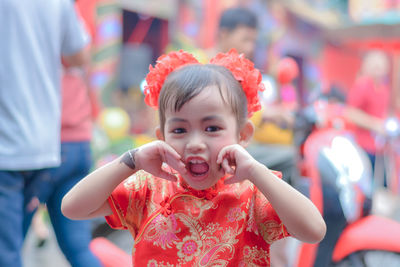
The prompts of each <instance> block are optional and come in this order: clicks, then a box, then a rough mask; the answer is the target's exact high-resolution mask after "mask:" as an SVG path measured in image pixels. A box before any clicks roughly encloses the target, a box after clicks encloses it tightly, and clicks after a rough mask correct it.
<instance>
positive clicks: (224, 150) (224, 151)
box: [217, 147, 229, 164]
mask: <svg viewBox="0 0 400 267" xmlns="http://www.w3.org/2000/svg"><path fill="white" fill-rule="evenodd" d="M228 152H229V150H228V148H227V147H224V148H222V149H221V150H220V151H219V153H218V157H217V164H221V163H222V161H223V159H224V157H225V156H226V154H228Z"/></svg>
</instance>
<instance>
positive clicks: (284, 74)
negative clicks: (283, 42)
mask: <svg viewBox="0 0 400 267" xmlns="http://www.w3.org/2000/svg"><path fill="white" fill-rule="evenodd" d="M298 75H299V67H298V66H297V63H296V61H295V60H294V59H293V58H291V57H284V58H282V59H281V60H280V61H279V63H278V70H277V80H278V82H279V83H280V84H281V85H283V84H288V83H290V82H291V81H293V79H295V78H296V77H297V76H298Z"/></svg>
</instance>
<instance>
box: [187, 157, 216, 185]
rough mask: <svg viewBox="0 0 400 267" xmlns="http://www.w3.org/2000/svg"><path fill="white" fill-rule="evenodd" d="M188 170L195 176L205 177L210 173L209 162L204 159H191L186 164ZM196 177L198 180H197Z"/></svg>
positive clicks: (198, 177)
mask: <svg viewBox="0 0 400 267" xmlns="http://www.w3.org/2000/svg"><path fill="white" fill-rule="evenodd" d="M186 166H187V170H188V172H189V173H190V174H191V175H192V176H193V178H197V179H200V180H201V179H203V178H205V176H207V174H208V170H209V168H210V167H209V166H208V163H207V162H206V161H205V160H203V159H199V158H196V159H190V160H189V161H188V163H187V164H186ZM197 179H196V180H197Z"/></svg>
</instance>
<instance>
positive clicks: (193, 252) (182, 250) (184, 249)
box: [176, 236, 202, 262]
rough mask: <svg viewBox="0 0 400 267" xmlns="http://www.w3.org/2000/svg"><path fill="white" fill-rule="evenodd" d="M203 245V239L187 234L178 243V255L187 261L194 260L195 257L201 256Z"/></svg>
mask: <svg viewBox="0 0 400 267" xmlns="http://www.w3.org/2000/svg"><path fill="white" fill-rule="evenodd" d="M201 247H202V243H201V241H200V240H198V239H197V238H195V237H193V236H185V238H183V240H182V242H179V243H177V244H176V248H177V249H178V257H179V258H181V259H183V260H184V261H185V262H189V261H191V260H193V258H194V257H197V256H199V254H200V252H201Z"/></svg>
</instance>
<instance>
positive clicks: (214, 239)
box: [62, 50, 326, 266]
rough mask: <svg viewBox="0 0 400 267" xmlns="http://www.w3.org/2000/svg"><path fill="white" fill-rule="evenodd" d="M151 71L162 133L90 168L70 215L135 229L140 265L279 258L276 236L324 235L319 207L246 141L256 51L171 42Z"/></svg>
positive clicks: (70, 201) (150, 100)
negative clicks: (204, 53)
mask: <svg viewBox="0 0 400 267" xmlns="http://www.w3.org/2000/svg"><path fill="white" fill-rule="evenodd" d="M146 81H147V84H148V85H147V88H146V90H145V94H146V99H145V100H146V103H147V104H149V105H150V106H153V107H158V109H159V118H160V127H159V128H158V129H157V130H156V135H157V137H158V139H159V140H158V141H154V142H151V143H148V144H146V145H143V146H141V147H138V148H135V149H132V150H129V151H128V152H126V153H125V154H124V155H122V156H121V157H120V158H118V159H116V160H114V161H113V162H110V163H109V164H107V165H105V166H104V167H101V168H99V169H98V170H96V171H94V172H93V173H91V174H89V175H88V176H87V177H86V178H84V179H83V180H82V181H81V182H80V183H78V184H77V185H76V186H75V187H74V188H73V189H72V190H71V191H70V192H69V193H68V194H67V195H66V196H65V197H64V200H63V203H62V210H63V213H64V214H65V216H67V217H69V218H71V219H86V218H92V217H96V216H106V219H107V222H108V223H109V224H110V225H111V226H112V227H114V228H118V229H128V230H129V231H130V232H131V234H132V235H133V236H134V238H135V244H134V248H133V252H132V253H133V255H132V260H133V265H134V266H217V265H218V266H269V262H270V259H269V248H270V245H271V243H272V242H274V241H275V240H278V239H281V238H284V237H287V236H289V235H291V236H293V237H295V238H298V239H299V240H301V241H304V242H311V243H314V242H319V241H320V240H321V239H322V238H323V237H324V235H325V231H326V227H325V223H324V221H323V219H322V217H321V215H320V214H319V212H318V210H317V209H316V207H315V206H314V205H313V204H312V203H311V202H310V201H309V200H308V199H307V198H306V197H304V196H303V195H301V194H300V193H299V192H298V191H296V190H295V189H293V188H292V187H291V186H289V185H288V184H287V183H285V182H284V181H283V180H282V179H280V178H278V176H277V175H278V174H277V173H275V172H273V171H271V170H269V169H268V168H267V167H265V166H264V165H262V164H261V163H259V162H257V161H256V160H255V159H254V158H252V157H251V156H250V155H249V153H248V152H247V151H246V150H245V149H244V147H245V146H246V145H247V144H248V143H249V142H250V139H251V137H252V134H253V130H254V127H253V125H252V123H251V122H250V121H249V120H248V117H249V116H250V115H251V114H252V113H253V112H254V111H256V110H258V109H259V108H260V104H259V102H258V91H259V90H263V86H262V83H261V75H260V72H259V71H258V70H257V69H254V67H253V64H252V63H251V62H250V61H249V60H247V59H245V58H244V57H243V56H242V55H238V54H237V53H236V51H234V50H232V51H230V52H229V53H226V54H219V55H217V56H216V57H215V58H214V59H212V60H211V61H210V64H207V65H201V64H199V63H198V62H197V60H196V59H195V58H194V57H193V56H192V55H191V54H188V53H185V52H183V51H179V52H171V53H170V54H168V55H164V56H162V57H160V58H159V59H158V61H157V64H156V66H155V68H152V67H150V73H149V74H148V76H147V77H146Z"/></svg>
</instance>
